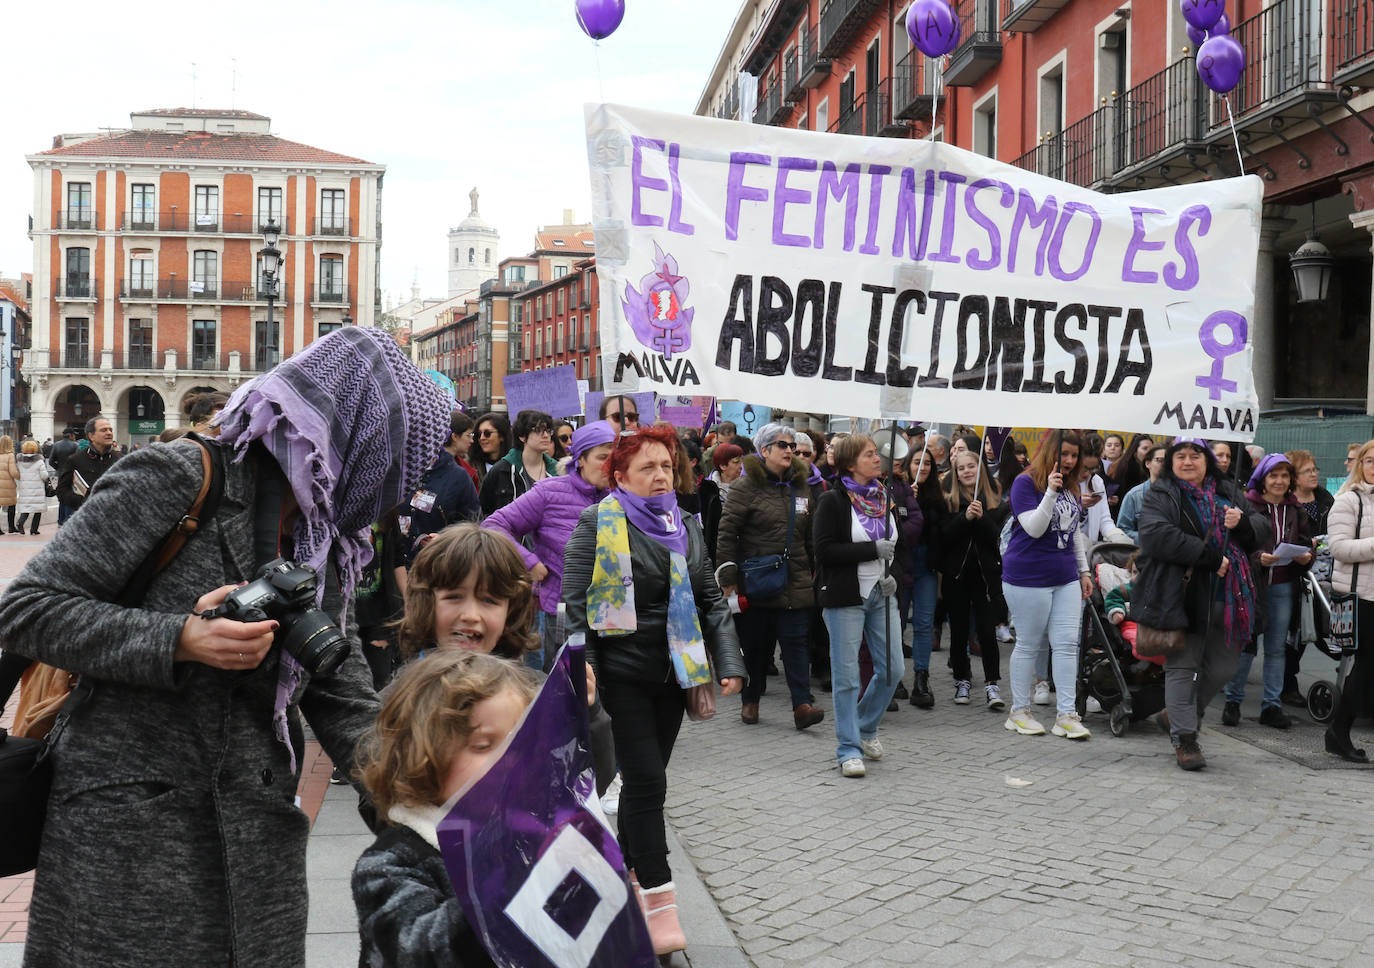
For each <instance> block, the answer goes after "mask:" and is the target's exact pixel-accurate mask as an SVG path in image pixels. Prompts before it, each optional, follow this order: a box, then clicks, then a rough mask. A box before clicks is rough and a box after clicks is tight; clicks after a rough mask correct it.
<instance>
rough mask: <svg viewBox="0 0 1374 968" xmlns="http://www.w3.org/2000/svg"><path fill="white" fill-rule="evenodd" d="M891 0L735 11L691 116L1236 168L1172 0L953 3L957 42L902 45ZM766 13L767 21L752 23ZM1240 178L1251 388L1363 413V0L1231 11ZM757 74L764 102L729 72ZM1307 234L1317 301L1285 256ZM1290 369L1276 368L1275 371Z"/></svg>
mask: <svg viewBox="0 0 1374 968" xmlns="http://www.w3.org/2000/svg"><path fill="white" fill-rule="evenodd" d="M907 6H908V4H907V3H905V2H897V0H772V2H771V3H766V4H764V3H761V2H760V0H744V2H743V3H742V5H741V8H740V11H739V14H738V16H737V17H736V19H735V21H734V23H733V24H732V25H731V26H730V27H729V28H728V29H727V31H726V40H725V43H724V45H723V48H722V51H721V54H720V57H719V58H718V60H717V63H716V65H715V67H714V68H713V70H712V71H711V73H710V74H709V79H708V82H707V84H706V87H705V89H704V90H703V92H702V94H701V97H700V99H699V101H698V104H697V113H698V114H701V115H709V116H714V117H722V118H735V119H742V120H752V121H754V122H756V123H763V124H775V125H781V126H786V127H797V128H807V129H812V130H817V131H829V132H833V133H840V134H854V135H866V136H875V137H900V138H912V137H925V136H927V135H929V134H931V133H932V128H933V134H934V136H935V137H936V138H939V139H942V140H946V141H948V142H950V143H952V144H955V145H958V146H959V147H962V148H966V149H969V150H972V151H976V152H979V153H981V154H985V155H988V156H990V157H995V158H998V159H999V160H1001V161H1005V162H1008V163H1010V164H1014V165H1017V166H1019V167H1022V168H1025V169H1028V170H1032V171H1036V172H1039V173H1041V174H1045V175H1049V176H1051V177H1055V178H1059V179H1062V180H1065V181H1070V182H1074V183H1076V184H1079V185H1084V186H1087V187H1091V188H1095V189H1097V190H1100V191H1108V192H1120V191H1131V190H1134V189H1140V188H1150V187H1157V186H1164V185H1170V184H1181V183H1187V182H1197V181H1202V180H1207V179H1212V178H1218V177H1226V176H1231V175H1235V174H1237V173H1238V171H1239V170H1240V166H1239V165H1238V162H1237V157H1236V148H1235V146H1234V142H1233V138H1232V134H1231V130H1230V127H1229V125H1228V123H1227V107H1228V105H1227V102H1226V101H1225V100H1223V99H1222V98H1220V97H1217V96H1215V95H1213V94H1212V93H1211V92H1210V91H1208V90H1207V89H1206V87H1205V86H1204V85H1203V84H1202V82H1201V81H1200V80H1199V78H1198V75H1197V70H1196V64H1195V62H1194V56H1193V55H1194V51H1192V50H1191V49H1190V45H1189V41H1188V38H1187V34H1186V30H1185V26H1186V24H1185V22H1184V21H1183V18H1182V15H1181V14H1180V13H1179V10H1178V4H1177V3H1176V2H1174V0H1151V2H1149V3H1144V2H1138V0H1137V2H1132V0H1124V2H1123V0H957V2H956V4H955V6H956V9H957V12H958V14H959V17H960V20H961V22H962V34H961V37H962V39H961V42H960V46H959V47H958V48H957V49H956V50H955V51H954V52H953V53H952V54H951V55H950V56H949V57H948V58H945V59H943V60H942V61H940V62H934V61H932V60H931V59H929V58H927V57H925V56H924V55H922V54H921V53H920V52H919V51H913V50H912V49H911V47H910V42H909V40H908V39H907V35H906V30H905V18H906V12H907ZM760 10H762V12H760ZM1227 12H1228V14H1229V15H1230V18H1231V23H1232V25H1233V27H1232V36H1234V37H1235V38H1236V39H1237V40H1239V41H1240V43H1241V45H1242V46H1243V47H1244V49H1245V52H1246V57H1247V62H1246V66H1245V72H1244V75H1243V76H1242V79H1241V82H1240V84H1239V85H1238V87H1237V88H1236V89H1235V90H1234V91H1232V92H1231V95H1230V99H1229V108H1230V110H1231V112H1232V113H1233V115H1234V118H1235V124H1236V128H1237V135H1238V140H1239V142H1240V150H1241V152H1242V154H1243V158H1244V160H1243V169H1244V171H1245V172H1247V173H1254V174H1258V175H1259V176H1260V177H1261V178H1262V179H1263V180H1264V189H1265V196H1264V197H1265V210H1264V216H1265V217H1264V221H1263V224H1262V226H1261V245H1260V253H1259V262H1258V274H1257V287H1256V288H1257V291H1256V311H1255V319H1254V320H1253V321H1252V330H1251V332H1252V340H1253V345H1254V349H1255V355H1254V370H1255V383H1256V387H1257V389H1258V391H1259V397H1260V404H1261V407H1263V408H1271V407H1273V408H1284V407H1303V406H1312V405H1323V406H1331V405H1337V406H1339V405H1346V406H1357V407H1359V408H1360V409H1364V410H1367V411H1368V412H1371V413H1374V353H1371V343H1370V339H1369V326H1370V317H1371V299H1374V289H1372V288H1371V284H1370V280H1371V256H1370V250H1371V243H1372V241H1374V240H1372V239H1371V233H1374V141H1372V140H1371V134H1374V110H1371V109H1374V0H1271V2H1268V3H1266V2H1264V0H1231V2H1230V3H1229V4H1228V5H1227ZM740 71H743V72H747V73H748V74H750V75H753V76H754V77H757V79H758V81H757V109H756V110H755V111H754V112H753V113H752V115H751V116H746V117H743V118H741V105H742V104H745V105H747V104H748V102H749V98H748V97H746V96H745V95H744V93H743V92H742V91H741V88H740V84H739V82H738V77H739V74H738V72H740ZM1309 234H1312V235H1315V236H1316V237H1318V238H1319V239H1320V242H1321V243H1322V245H1323V246H1324V247H1325V249H1326V250H1328V251H1329V254H1330V257H1331V259H1332V260H1333V265H1332V269H1333V271H1332V272H1331V273H1330V284H1329V288H1328V289H1327V291H1326V293H1325V295H1324V298H1321V299H1307V300H1301V301H1300V299H1299V293H1298V291H1297V287H1296V284H1295V280H1294V274H1293V273H1292V272H1291V271H1290V263H1289V256H1290V255H1291V254H1292V253H1294V252H1295V251H1296V250H1297V249H1298V248H1299V247H1300V246H1302V245H1303V244H1304V241H1305V239H1306V238H1307V236H1308V235H1309ZM1280 361H1281V365H1280Z"/></svg>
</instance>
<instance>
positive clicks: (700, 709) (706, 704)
mask: <svg viewBox="0 0 1374 968" xmlns="http://www.w3.org/2000/svg"><path fill="white" fill-rule="evenodd" d="M682 706H683V708H684V709H685V710H687V718H688V719H690V720H691V721H692V722H694V723H701V722H705V721H706V720H708V719H710V718H711V717H712V716H714V715H715V714H716V684H715V683H714V682H703V683H702V684H701V685H699V686H692V687H691V688H690V689H686V690H683V693H682Z"/></svg>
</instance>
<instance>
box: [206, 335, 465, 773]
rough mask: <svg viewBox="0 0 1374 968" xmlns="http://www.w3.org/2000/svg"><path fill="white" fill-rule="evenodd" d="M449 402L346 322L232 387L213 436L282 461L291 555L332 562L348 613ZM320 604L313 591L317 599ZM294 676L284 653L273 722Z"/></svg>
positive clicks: (280, 731) (316, 563) (383, 340)
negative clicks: (376, 531) (383, 524)
mask: <svg viewBox="0 0 1374 968" xmlns="http://www.w3.org/2000/svg"><path fill="white" fill-rule="evenodd" d="M451 409H452V404H451V402H450V401H449V399H448V397H447V396H446V395H445V394H444V392H443V391H442V390H440V389H439V387H438V386H436V385H435V384H434V383H432V382H431V381H430V380H429V379H428V378H427V377H426V376H425V375H424V374H423V373H421V372H420V371H419V370H418V369H416V368H415V366H414V365H413V364H412V363H411V362H410V361H409V360H407V359H406V358H405V356H404V355H402V353H401V351H400V349H399V347H397V345H396V341H395V340H394V339H392V338H391V336H389V335H388V334H386V333H385V332H382V331H381V330H377V329H371V328H367V327H362V326H345V327H343V328H342V329H338V330H335V331H334V332H332V333H330V334H329V335H327V336H325V337H323V338H321V339H319V340H316V341H315V342H314V343H311V344H310V345H309V346H307V347H306V348H305V349H304V350H302V351H301V352H299V353H297V354H296V355H295V356H292V357H291V358H290V359H287V360H285V361H283V362H282V363H281V364H279V365H278V366H276V367H273V368H272V369H271V370H269V371H267V372H266V373H264V374H262V375H261V376H259V377H257V378H255V379H253V380H252V381H250V382H248V383H246V384H244V385H243V386H241V387H239V389H238V390H236V391H235V392H234V395H233V396H232V397H231V398H230V399H229V403H228V404H227V405H226V406H225V408H224V411H223V412H222V413H221V414H220V420H219V425H220V436H219V439H220V440H221V441H222V442H223V443H225V444H226V445H228V446H229V447H231V448H232V449H233V452H234V460H235V461H241V460H243V458H244V456H245V455H246V454H247V453H248V445H249V444H251V443H253V442H254V441H257V442H259V443H261V444H262V445H263V446H264V447H265V448H266V449H267V451H268V452H269V453H270V454H271V455H272V456H273V457H274V458H276V460H277V463H278V464H280V465H281V469H282V473H283V474H284V475H285V476H286V480H287V482H288V483H289V484H290V487H291V491H292V493H294V494H295V496H296V503H297V504H299V505H300V511H301V514H300V519H299V520H298V521H297V522H296V530H295V535H294V540H295V556H296V560H297V561H298V562H300V563H301V564H306V565H309V566H310V567H312V568H314V569H315V570H316V572H318V573H319V575H320V578H321V581H320V593H319V594H320V599H322V598H323V596H324V584H325V583H324V577H325V574H326V571H327V569H328V566H329V564H330V563H331V562H332V563H333V564H334V566H335V568H336V570H337V572H338V576H339V586H340V591H341V592H342V595H343V607H344V611H345V613H346V612H347V610H348V600H349V596H350V595H351V594H352V591H353V588H354V587H355V586H356V585H357V583H358V579H359V577H360V576H361V574H362V569H363V567H364V566H365V565H366V564H367V563H368V561H369V560H370V558H371V556H372V545H371V542H370V541H369V540H368V538H369V528H370V527H371V526H372V522H374V521H376V520H378V519H379V518H380V517H381V516H382V515H383V514H384V513H386V512H387V511H389V510H390V509H391V508H393V507H395V506H396V505H398V504H400V503H401V502H403V501H405V500H406V499H407V498H409V497H410V496H411V494H412V492H413V491H414V490H415V488H416V486H418V484H419V483H420V477H421V476H422V475H423V474H424V472H425V470H426V469H427V468H428V467H429V466H430V464H432V463H433V462H434V458H435V457H436V456H437V455H438V454H439V451H440V450H441V449H442V447H443V445H444V442H445V441H447V440H448V437H449V414H450V411H451ZM317 601H318V600H317ZM300 681H301V667H300V664H299V663H297V662H296V660H295V658H294V657H292V656H291V655H289V654H288V653H287V652H285V651H284V650H283V651H282V652H281V659H280V672H279V675H278V681H277V699H276V704H275V707H274V710H273V717H272V719H273V728H274V730H275V732H276V735H277V739H278V740H280V741H281V742H282V743H284V744H285V745H286V747H287V749H288V751H290V754H291V769H292V770H293V771H294V770H295V768H296V753H295V750H294V749H292V748H291V741H290V739H289V738H288V736H287V729H286V707H287V705H288V703H289V702H290V697H291V696H292V695H293V694H294V693H295V691H296V687H297V686H298V685H299V684H300Z"/></svg>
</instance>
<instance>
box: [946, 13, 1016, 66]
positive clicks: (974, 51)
mask: <svg viewBox="0 0 1374 968" xmlns="http://www.w3.org/2000/svg"><path fill="white" fill-rule="evenodd" d="M958 16H959V26H960V28H961V33H960V34H959V36H960V40H959V46H958V47H956V48H954V53H952V54H950V56H949V66H948V67H946V68H945V83H946V84H947V85H949V86H951V87H966V86H968V85H970V84H976V83H977V82H978V81H980V80H982V79H983V76H984V75H986V74H987V72H988V71H990V70H992V69H993V68H994V67H996V66H997V65H998V64H1000V63H1001V62H1002V32H1001V28H1000V27H999V26H998V23H997V6H996V0H959V6H958Z"/></svg>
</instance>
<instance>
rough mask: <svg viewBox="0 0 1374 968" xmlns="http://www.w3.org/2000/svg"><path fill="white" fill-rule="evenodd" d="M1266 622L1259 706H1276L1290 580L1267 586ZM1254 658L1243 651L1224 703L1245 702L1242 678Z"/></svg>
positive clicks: (1289, 605) (1290, 597)
mask: <svg viewBox="0 0 1374 968" xmlns="http://www.w3.org/2000/svg"><path fill="white" fill-rule="evenodd" d="M1267 610H1268V619H1269V624H1268V625H1267V626H1266V628H1267V629H1268V631H1266V632H1265V633H1264V634H1263V635H1262V636H1260V639H1261V641H1262V643H1263V646H1264V699H1263V700H1261V703H1260V705H1261V706H1274V707H1278V706H1279V693H1281V692H1283V663H1284V658H1285V656H1284V651H1283V650H1284V644H1285V643H1286V642H1287V640H1288V623H1289V621H1290V620H1291V619H1292V618H1293V583H1292V582H1284V583H1283V584H1281V585H1270V586H1269V598H1268V606H1267ZM1254 662H1255V657H1254V656H1253V655H1251V654H1250V653H1249V652H1242V653H1241V656H1240V664H1239V665H1237V666H1236V674H1235V675H1234V676H1232V677H1231V681H1230V682H1228V683H1227V684H1226V701H1227V702H1244V701H1245V680H1246V679H1248V678H1249V677H1250V667H1251V666H1252V665H1253V664H1254Z"/></svg>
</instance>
